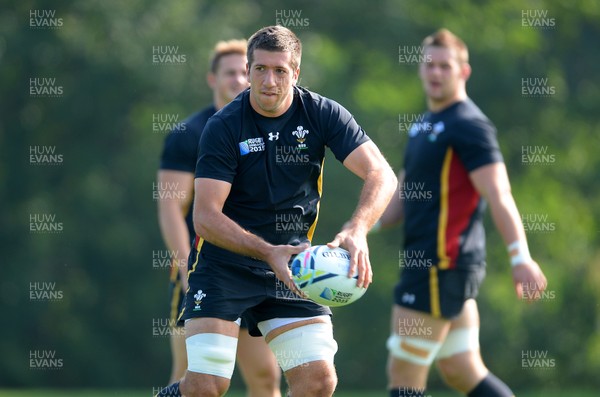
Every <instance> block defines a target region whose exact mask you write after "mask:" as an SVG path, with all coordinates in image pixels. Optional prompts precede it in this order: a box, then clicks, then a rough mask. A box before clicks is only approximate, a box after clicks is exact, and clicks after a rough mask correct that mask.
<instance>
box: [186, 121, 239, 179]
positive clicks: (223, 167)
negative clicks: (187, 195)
mask: <svg viewBox="0 0 600 397" xmlns="http://www.w3.org/2000/svg"><path fill="white" fill-rule="evenodd" d="M238 160H239V146H238V143H236V142H235V139H234V137H233V135H232V134H231V132H230V131H229V129H228V128H227V126H226V125H225V123H224V122H223V121H222V120H221V118H219V117H212V118H211V119H210V120H209V121H208V123H207V124H206V127H205V128H204V132H203V133H202V137H201V138H200V144H199V145H198V161H197V162H196V178H210V179H218V180H222V181H225V182H229V183H232V182H233V179H234V178H235V175H236V171H237V164H238Z"/></svg>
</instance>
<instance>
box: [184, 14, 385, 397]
mask: <svg viewBox="0 0 600 397" xmlns="http://www.w3.org/2000/svg"><path fill="white" fill-rule="evenodd" d="M300 59H301V43H300V41H299V39H298V38H297V37H296V36H295V35H294V34H293V33H292V32H291V31H290V30H289V29H286V28H284V27H281V26H270V27H266V28H263V29H261V30H259V31H258V32H256V33H255V34H254V35H253V36H252V37H251V38H250V40H249V42H248V73H249V79H250V87H251V88H250V90H247V91H245V92H244V93H243V94H242V95H240V96H238V97H237V98H236V99H235V100H234V101H233V102H231V103H230V104H229V105H227V106H225V107H224V108H223V109H221V110H220V111H219V112H217V113H216V114H215V115H214V116H213V117H212V118H211V119H210V120H209V122H208V123H207V125H206V128H205V130H204V133H203V134H202V138H201V139H200V145H199V150H198V164H197V168H196V180H195V190H196V192H197V193H198V194H196V196H195V198H194V226H195V229H196V233H197V235H198V237H197V238H196V241H195V242H194V245H193V247H192V255H191V256H190V262H191V263H190V264H189V266H190V275H189V278H188V280H189V285H190V289H189V292H188V293H187V296H186V303H185V307H184V309H183V312H182V315H181V316H180V318H181V319H182V320H185V329H186V335H187V339H186V346H187V352H188V371H187V373H186V374H185V376H184V378H183V380H182V381H181V393H182V394H184V395H186V396H221V395H223V394H224V393H225V392H226V391H227V389H228V387H229V382H230V377H231V373H232V371H233V366H234V361H235V349H236V345H237V338H238V333H239V326H238V321H237V320H238V319H239V317H240V315H241V314H242V313H243V312H244V313H245V314H246V316H247V317H246V318H247V319H248V327H249V331H250V333H251V334H253V335H262V336H263V337H264V338H265V340H266V341H267V342H268V343H269V346H270V348H271V350H273V352H274V353H275V357H276V358H277V360H278V362H279V365H280V366H281V367H282V369H283V371H284V374H285V377H286V380H287V382H288V386H289V392H290V394H291V395H292V396H294V397H299V396H302V397H310V396H331V395H332V394H333V392H334V389H335V386H336V384H337V376H336V373H335V369H334V365H333V357H334V354H335V352H336V351H337V343H336V342H335V340H334V338H333V329H332V325H331V319H330V316H331V311H330V310H329V308H327V307H324V306H321V305H318V304H316V303H314V302H312V301H310V300H308V299H305V298H303V297H301V296H299V295H294V294H293V292H296V293H300V291H299V290H297V288H296V287H295V286H294V283H293V281H292V274H291V271H290V268H289V261H290V259H291V257H292V255H295V254H297V253H299V252H301V251H302V250H304V249H306V248H307V247H308V246H309V241H310V239H311V237H312V235H313V232H314V229H315V225H316V221H317V214H318V209H319V200H320V195H321V188H322V171H323V159H324V155H325V147H326V146H327V147H329V148H330V149H331V150H332V152H333V153H334V155H335V156H336V158H337V159H338V160H339V161H341V162H342V163H343V164H344V165H345V166H346V167H347V168H348V169H349V170H350V171H352V172H353V173H355V174H356V175H358V176H359V177H361V178H362V179H363V180H364V187H363V190H362V192H361V195H360V198H359V200H358V205H357V207H356V210H355V212H354V214H353V215H352V217H351V219H350V220H348V221H347V222H346V223H345V224H344V226H343V227H342V229H341V231H340V232H339V233H338V234H337V235H336V236H335V237H334V238H333V239H332V241H330V242H329V245H330V246H332V247H336V246H343V247H345V248H346V249H348V250H349V251H350V253H351V256H352V259H351V267H352V269H350V272H353V271H354V270H355V269H356V270H357V271H358V275H359V276H358V280H357V285H358V286H359V287H367V286H368V285H369V284H370V283H371V280H372V271H371V265H370V263H369V252H368V246H367V239H366V234H367V231H368V230H369V229H370V228H371V227H372V225H373V224H374V223H375V221H376V220H377V219H378V218H379V217H380V216H381V214H382V212H383V211H384V209H385V208H386V206H387V204H388V202H389V200H390V198H391V196H392V194H393V192H394V190H395V187H396V176H395V174H394V172H393V171H392V170H391V168H390V166H389V165H388V163H387V162H386V161H385V159H384V158H383V156H382V155H381V153H380V151H379V149H378V148H377V146H375V144H374V143H373V142H372V141H371V140H370V139H369V138H368V137H367V135H366V134H365V132H364V131H363V129H362V128H361V127H360V126H359V125H358V124H357V123H356V121H355V120H354V118H353V117H352V116H351V115H350V113H349V112H348V111H347V110H345V109H344V108H343V107H342V106H340V105H339V104H337V103H336V102H334V101H332V100H330V99H327V98H324V97H321V96H319V95H317V94H315V93H312V92H309V91H307V90H305V89H302V88H299V87H297V86H296V85H295V84H296V82H297V81H298V75H299V73H300ZM290 217H293V222H287V221H286V219H290Z"/></svg>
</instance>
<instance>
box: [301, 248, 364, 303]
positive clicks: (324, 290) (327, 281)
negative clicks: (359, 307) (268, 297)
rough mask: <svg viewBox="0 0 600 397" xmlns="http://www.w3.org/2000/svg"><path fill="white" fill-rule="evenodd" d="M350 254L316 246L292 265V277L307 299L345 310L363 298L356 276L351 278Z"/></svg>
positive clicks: (342, 250)
mask: <svg viewBox="0 0 600 397" xmlns="http://www.w3.org/2000/svg"><path fill="white" fill-rule="evenodd" d="M349 268H350V253H349V252H348V251H346V250H345V249H343V248H329V247H327V246H326V245H315V246H312V247H310V248H308V249H307V250H305V251H302V252H301V253H299V254H298V255H296V257H295V258H294V260H293V261H292V276H293V279H294V282H295V283H296V285H297V286H298V288H299V289H301V290H302V291H304V292H305V293H306V295H307V296H308V298H309V299H310V300H312V301H314V302H316V303H319V304H321V305H325V306H345V305H349V304H350V303H352V302H355V301H356V300H358V299H359V298H360V297H361V296H363V295H364V293H365V291H366V290H367V289H366V288H358V287H357V286H356V281H357V279H358V275H357V272H356V271H355V272H354V275H353V277H351V278H348V269H349Z"/></svg>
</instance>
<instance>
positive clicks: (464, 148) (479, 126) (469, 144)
mask: <svg viewBox="0 0 600 397" xmlns="http://www.w3.org/2000/svg"><path fill="white" fill-rule="evenodd" d="M457 131H459V133H457V134H456V135H455V137H454V140H453V142H452V146H453V147H454V149H455V150H456V152H457V153H458V156H459V157H460V159H461V160H462V162H463V164H464V165H465V167H466V168H467V170H468V171H469V172H471V171H474V170H476V169H477V168H479V167H482V166H484V165H488V164H492V163H498V162H503V161H504V160H503V158H502V153H501V152H500V147H499V145H498V139H497V137H496V129H495V128H494V126H493V125H492V124H491V123H490V122H489V121H486V120H467V121H465V122H463V123H461V125H460V126H457Z"/></svg>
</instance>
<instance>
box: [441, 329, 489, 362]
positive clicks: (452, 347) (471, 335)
mask: <svg viewBox="0 0 600 397" xmlns="http://www.w3.org/2000/svg"><path fill="white" fill-rule="evenodd" d="M478 349H479V328H478V327H469V328H456V329H453V330H450V332H448V336H446V340H445V341H444V344H443V345H442V348H441V349H440V351H439V352H438V354H437V357H436V359H441V358H447V357H450V356H453V355H455V354H458V353H464V352H467V351H476V350H478Z"/></svg>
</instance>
